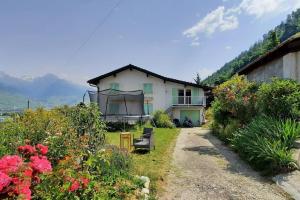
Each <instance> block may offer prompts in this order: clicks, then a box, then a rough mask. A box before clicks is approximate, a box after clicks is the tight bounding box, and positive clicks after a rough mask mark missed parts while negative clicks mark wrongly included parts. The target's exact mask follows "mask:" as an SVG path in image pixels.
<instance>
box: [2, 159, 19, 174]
mask: <svg viewBox="0 0 300 200" xmlns="http://www.w3.org/2000/svg"><path fill="white" fill-rule="evenodd" d="M22 164H23V160H22V159H21V158H20V157H19V156H17V155H13V156H3V157H2V158H1V159H0V172H3V173H5V174H8V173H13V172H16V171H17V170H18V169H19V167H20V166H21V165H22Z"/></svg>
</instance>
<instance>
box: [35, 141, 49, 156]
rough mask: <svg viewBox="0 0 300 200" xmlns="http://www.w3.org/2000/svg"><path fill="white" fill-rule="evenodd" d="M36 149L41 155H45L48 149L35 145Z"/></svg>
mask: <svg viewBox="0 0 300 200" xmlns="http://www.w3.org/2000/svg"><path fill="white" fill-rule="evenodd" d="M36 148H37V149H39V151H40V152H41V154H42V155H46V154H47V153H48V147H47V146H44V145H42V144H38V145H36Z"/></svg>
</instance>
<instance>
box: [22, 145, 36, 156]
mask: <svg viewBox="0 0 300 200" xmlns="http://www.w3.org/2000/svg"><path fill="white" fill-rule="evenodd" d="M18 151H19V152H20V153H21V154H24V155H33V154H35V153H36V149H35V148H34V147H33V146H31V145H28V144H27V145H24V146H19V147H18Z"/></svg>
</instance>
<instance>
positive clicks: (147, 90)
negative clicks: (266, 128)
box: [144, 83, 153, 94]
mask: <svg viewBox="0 0 300 200" xmlns="http://www.w3.org/2000/svg"><path fill="white" fill-rule="evenodd" d="M144 93H145V94H152V93H153V89H152V83H144Z"/></svg>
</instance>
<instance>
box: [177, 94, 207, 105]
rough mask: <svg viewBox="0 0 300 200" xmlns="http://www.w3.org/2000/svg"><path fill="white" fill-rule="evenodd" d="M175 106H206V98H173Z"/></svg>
mask: <svg viewBox="0 0 300 200" xmlns="http://www.w3.org/2000/svg"><path fill="white" fill-rule="evenodd" d="M172 104H173V105H204V106H205V105H206V98H205V97H203V96H173V97H172Z"/></svg>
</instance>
